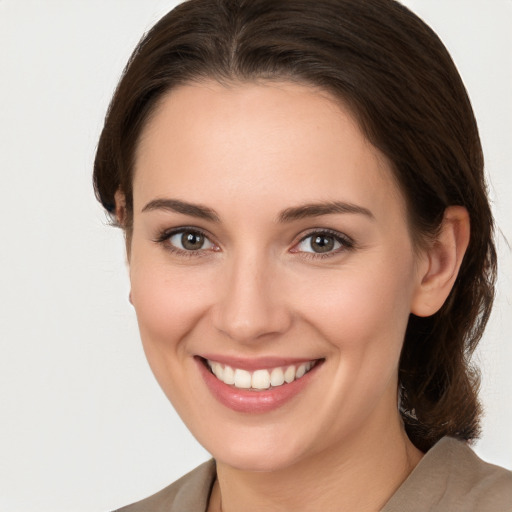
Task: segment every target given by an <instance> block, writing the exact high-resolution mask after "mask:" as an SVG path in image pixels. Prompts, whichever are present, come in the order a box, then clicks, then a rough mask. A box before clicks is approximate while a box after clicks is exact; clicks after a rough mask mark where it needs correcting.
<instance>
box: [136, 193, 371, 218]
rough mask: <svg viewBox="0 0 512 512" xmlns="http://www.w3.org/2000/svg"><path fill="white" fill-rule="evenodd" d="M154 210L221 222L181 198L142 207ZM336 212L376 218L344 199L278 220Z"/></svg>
mask: <svg viewBox="0 0 512 512" xmlns="http://www.w3.org/2000/svg"><path fill="white" fill-rule="evenodd" d="M154 210H167V211H171V212H176V213H181V214H183V215H190V216H191V217H197V218H199V219H204V220H208V221H211V222H220V216H219V214H218V213H217V212H216V211H215V210H213V209H212V208H209V207H207V206H203V205H200V204H194V203H188V202H186V201H181V200H179V199H154V200H153V201H150V202H149V203H148V204H146V206H144V208H142V211H143V212H147V211H154ZM334 213H349V214H359V215H364V216H366V217H368V218H369V219H371V220H374V219H375V217H374V215H373V213H372V212H371V211H370V210H368V209H367V208H364V207H363V206H358V205H356V204H352V203H346V202H343V201H329V202H325V203H324V202H320V203H307V204H303V205H300V206H293V207H290V208H286V209H285V210H283V211H282V212H281V213H280V214H279V215H278V217H277V221H278V222H279V223H286V222H292V221H295V220H300V219H305V218H308V217H320V216H322V215H331V214H334Z"/></svg>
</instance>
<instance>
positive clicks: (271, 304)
mask: <svg viewBox="0 0 512 512" xmlns="http://www.w3.org/2000/svg"><path fill="white" fill-rule="evenodd" d="M232 263H234V264H232V265H230V266H229V269H228V270H227V278H224V279H223V283H222V286H221V289H219V295H218V298H217V300H216V304H215V306H214V308H213V322H214V326H215V328H216V329H218V330H219V331H221V332H222V333H223V334H224V335H226V336H228V337H229V338H231V339H232V340H235V341H237V342H240V343H251V342H253V341H262V340H263V339H267V340H270V339H273V338H274V337H276V336H278V335H280V334H283V333H284V332H286V331H287V330H288V329H289V328H290V325H291V322H292V314H291V311H290V309H289V307H288V306H287V301H286V297H285V290H284V287H283V286H282V284H283V283H282V276H279V275H278V272H277V269H275V268H274V267H273V265H272V263H271V262H269V261H265V259H264V258H262V257H258V256H254V257H252V258H251V257H246V258H239V259H238V260H237V261H236V262H232Z"/></svg>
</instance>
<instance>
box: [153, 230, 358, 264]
mask: <svg viewBox="0 0 512 512" xmlns="http://www.w3.org/2000/svg"><path fill="white" fill-rule="evenodd" d="M183 233H190V234H193V235H198V236H202V237H204V238H205V239H206V240H208V241H209V242H210V243H211V244H212V245H213V246H214V247H215V249H213V252H218V250H219V249H218V246H217V245H216V244H215V243H214V242H212V241H211V238H210V236H209V235H208V234H207V233H205V232H204V231H202V230H201V229H197V228H192V227H190V228H189V227H186V226H185V227H180V228H175V229H171V230H164V231H162V232H161V233H160V234H159V235H158V237H157V238H156V239H155V240H154V241H155V242H156V243H157V244H161V245H164V246H165V248H166V249H167V250H168V251H170V252H171V253H174V254H177V255H179V256H181V257H186V258H194V257H195V258H197V257H204V256H209V253H210V252H211V249H198V250H196V251H193V250H189V251H187V250H185V249H180V248H179V247H176V246H175V245H173V244H171V243H170V239H171V238H172V237H173V236H175V235H178V234H183ZM314 235H316V236H317V237H318V236H329V237H332V238H334V240H335V241H336V242H338V243H339V244H340V248H338V249H336V250H334V251H329V252H325V253H316V252H307V251H299V250H296V249H294V248H296V247H297V246H298V245H300V244H301V243H303V242H304V241H306V240H307V239H308V238H311V237H312V236H314ZM354 247H355V243H354V241H353V240H352V239H351V238H350V237H348V236H347V235H345V234H343V233H340V232H338V231H334V230H332V229H316V230H311V231H309V232H308V233H306V234H305V235H304V236H302V237H301V238H300V240H299V241H298V242H296V243H295V244H294V246H293V248H292V249H291V250H290V252H292V253H294V254H300V255H301V257H303V258H307V259H324V258H329V257H332V256H335V255H337V254H339V253H340V252H345V251H350V250H352V249H354Z"/></svg>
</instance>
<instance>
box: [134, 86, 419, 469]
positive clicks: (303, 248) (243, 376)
mask: <svg viewBox="0 0 512 512" xmlns="http://www.w3.org/2000/svg"><path fill="white" fill-rule="evenodd" d="M133 193H134V196H133V197H134V225H133V235H132V238H131V241H130V247H129V252H130V254H129V261H130V277H131V286H132V292H131V297H132V302H133V305H134V307H135V309H136V312H137V317H138V321H139V325H140V331H141V336H142V342H143V345H144V349H145V352H146V355H147V358H148V361H149V364H150V366H151V368H152V370H153V372H154V374H155V376H156V378H157V380H158V382H159V383H160V385H161V387H162V389H163V390H164V392H165V393H166V395H167V396H168V397H169V399H170V400H171V402H172V403H173V404H174V406H175V407H176V409H177V411H178V413H179V414H180V415H181V417H182V418H183V420H184V421H185V423H186V424H187V426H188V427H189V429H190V430H191V431H192V433H193V434H194V435H195V436H196V437H197V439H198V440H199V441H200V442H201V443H202V444H203V445H204V446H205V447H206V449H207V450H208V451H210V452H211V453H212V454H213V456H214V457H215V458H216V459H218V460H219V461H221V462H223V463H225V464H229V465H231V466H234V467H238V468H243V469H251V470H272V469H280V468H285V467H287V466H289V465H291V464H293V463H295V462H298V461H304V460H308V458H311V457H315V456H316V455H319V454H321V453H322V452H323V451H325V450H331V451H332V450H337V449H340V450H342V449H345V448H346V447H347V446H350V443H351V442H353V441H354V440H356V439H359V440H362V439H364V438H368V439H374V440H376V439H377V440H378V439H381V438H382V435H383V433H384V432H385V431H386V429H388V428H390V425H395V424H396V423H397V422H398V413H397V407H396V403H397V402H396V401H397V396H396V395H397V392H396V390H397V368H398V360H399V355H400V349H401V346H402V340H403V337H404V332H405V328H406V324H407V320H408V316H409V313H410V311H411V304H412V302H413V301H414V298H415V294H416V293H417V289H418V286H419V283H420V282H421V274H422V268H423V259H418V256H415V253H414V251H413V247H412V242H411V238H410V235H409V232H408V225H407V221H406V212H405V206H404V201H403V198H402V196H401V194H400V192H399V190H398V188H397V186H396V184H395V182H394V180H393V177H392V173H391V170H390V166H389V164H388V163H387V161H386V159H385V158H384V157H383V156H382V155H381V154H380V153H379V152H378V151H377V150H376V149H375V148H374V147H373V146H372V145H371V144H370V143H369V142H368V141H367V140H366V139H365V137H364V136H363V135H362V133H361V132H360V130H359V128H358V126H357V124H356V122H355V121H354V119H353V117H352V116H351V115H350V114H349V113H348V111H347V110H346V109H345V108H343V106H342V105H340V104H339V102H335V101H334V100H333V99H331V98H330V97H329V96H328V95H327V94H325V93H321V92H319V91H318V90H315V89H313V88H311V87H307V86H301V85H297V84H295V85H294V84H288V83H280V84H276V83H273V84H269V83H264V84H240V85H233V86H231V87H225V86H221V85H219V84H217V83H214V82H211V83H204V84H196V85H188V86H182V87H181V88H178V89H176V90H174V91H172V92H171V93H170V94H168V95H167V96H166V97H165V98H164V100H163V101H162V103H161V104H160V106H159V108H158V109H157V111H156V112H155V115H154V116H153V117H152V118H151V119H150V121H149V123H148V125H147V126H146V128H145V129H144V132H143V134H142V137H141V141H140V145H139V147H138V150H137V154H136V162H135V176H134V183H133ZM210 367H212V368H213V371H215V373H216V374H217V376H215V375H214V374H213V373H212V371H211V370H210ZM304 372H306V373H305V375H303V376H302V374H303V373H304ZM256 388H257V389H256Z"/></svg>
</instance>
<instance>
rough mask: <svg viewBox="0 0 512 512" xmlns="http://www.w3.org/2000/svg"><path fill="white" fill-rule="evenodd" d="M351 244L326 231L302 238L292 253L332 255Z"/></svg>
mask: <svg viewBox="0 0 512 512" xmlns="http://www.w3.org/2000/svg"><path fill="white" fill-rule="evenodd" d="M352 246H353V243H352V241H351V240H350V239H348V238H347V237H346V236H344V235H341V234H337V233H330V232H327V231H319V232H314V233H311V234H309V235H307V236H306V237H304V238H303V239H302V240H301V241H300V242H299V243H298V244H297V245H296V246H295V248H294V250H293V252H306V253H313V254H332V253H337V252H339V251H340V250H342V249H344V248H345V249H349V248H351V247H352Z"/></svg>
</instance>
